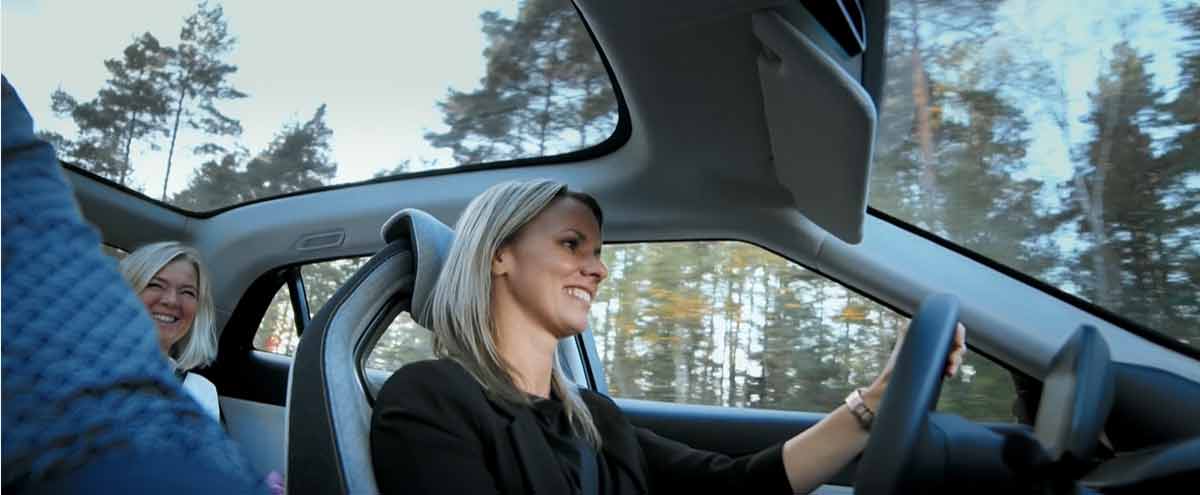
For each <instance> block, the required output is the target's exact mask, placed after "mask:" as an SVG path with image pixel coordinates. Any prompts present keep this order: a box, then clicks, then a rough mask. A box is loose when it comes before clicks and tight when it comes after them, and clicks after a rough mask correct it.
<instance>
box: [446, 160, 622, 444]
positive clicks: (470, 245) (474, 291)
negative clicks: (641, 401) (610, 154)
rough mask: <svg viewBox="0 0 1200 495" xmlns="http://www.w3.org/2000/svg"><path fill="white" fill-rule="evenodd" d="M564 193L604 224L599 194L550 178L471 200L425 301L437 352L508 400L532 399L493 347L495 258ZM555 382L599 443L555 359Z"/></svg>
mask: <svg viewBox="0 0 1200 495" xmlns="http://www.w3.org/2000/svg"><path fill="white" fill-rule="evenodd" d="M567 197H569V198H573V199H576V200H578V201H580V202H582V203H584V204H585V205H587V206H588V207H589V208H591V210H592V212H593V213H594V214H595V215H596V222H597V223H598V224H602V223H603V216H602V213H601V212H600V206H599V205H598V204H597V203H596V200H595V199H593V198H592V197H591V196H589V195H587V194H584V193H579V192H574V191H571V190H569V189H567V186H566V184H563V183H560V182H555V181H551V180H546V179H535V180H527V181H512V182H503V183H500V184H496V185H494V186H492V187H490V188H488V190H486V191H484V192H483V193H482V194H480V195H479V196H477V197H475V199H473V200H471V203H470V204H469V205H467V209H466V210H465V211H463V213H462V216H461V217H459V219H458V223H457V224H455V226H454V231H455V239H454V243H453V245H452V246H451V247H450V252H449V254H448V255H447V257H446V263H445V265H443V266H442V271H441V274H440V276H439V278H438V282H437V286H436V287H435V288H434V289H433V296H432V297H431V298H430V303H429V305H428V306H426V308H427V310H426V311H427V313H428V314H427V315H425V316H426V318H425V321H430V322H432V325H433V328H432V329H431V330H432V331H433V333H434V351H435V352H436V353H437V355H438V356H441V357H448V358H450V359H453V360H455V361H457V362H458V363H459V364H461V365H462V366H463V368H466V370H467V371H468V372H469V373H471V375H472V376H474V377H475V380H476V381H478V382H479V383H480V385H482V386H483V388H484V389H485V390H487V391H488V392H489V393H491V394H493V395H494V396H497V397H499V398H501V399H503V400H507V401H509V402H513V403H518V404H530V399H529V396H527V395H526V394H524V393H523V392H521V390H520V389H519V388H517V385H516V383H515V382H514V381H513V378H512V375H513V373H514V372H515V371H514V370H513V368H512V366H510V364H509V363H508V362H506V361H505V360H504V358H503V357H502V356H500V353H499V352H498V351H497V348H496V328H495V324H494V322H493V318H492V317H493V315H492V312H491V303H492V259H493V258H494V257H495V255H496V252H497V251H498V250H499V249H500V248H501V247H502V246H504V245H505V244H506V243H507V242H509V241H510V240H512V239H513V238H514V236H516V235H517V233H518V232H519V231H520V230H521V228H522V227H524V226H525V225H526V224H528V223H529V222H530V221H532V220H533V219H534V217H537V216H538V214H540V213H541V212H542V211H543V210H545V209H546V208H547V207H548V206H550V204H551V203H552V202H554V201H555V200H557V199H559V198H567ZM550 386H551V389H552V390H553V391H554V393H555V395H557V396H558V397H559V398H560V399H561V400H562V403H563V406H564V409H565V410H566V414H567V418H568V420H569V421H570V423H571V427H572V428H573V429H574V430H575V432H576V434H577V435H579V436H580V437H582V438H583V439H584V440H586V441H588V442H589V443H591V444H592V445H593V446H594V447H596V448H599V446H600V433H599V432H598V431H597V430H596V426H595V424H594V422H593V421H592V415H591V412H590V411H588V408H587V406H586V405H585V404H584V403H583V400H582V399H581V398H580V396H579V392H578V391H577V390H576V388H575V385H574V384H573V383H571V382H570V381H569V380H567V378H566V377H565V376H564V375H563V373H562V370H561V369H560V366H559V363H558V359H557V358H555V359H554V370H553V372H552V375H551V379H550Z"/></svg>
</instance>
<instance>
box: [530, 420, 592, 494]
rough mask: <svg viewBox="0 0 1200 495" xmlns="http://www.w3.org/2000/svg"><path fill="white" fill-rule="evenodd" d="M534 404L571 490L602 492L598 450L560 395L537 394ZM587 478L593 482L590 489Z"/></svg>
mask: <svg viewBox="0 0 1200 495" xmlns="http://www.w3.org/2000/svg"><path fill="white" fill-rule="evenodd" d="M532 408H533V415H534V417H535V418H537V422H538V426H541V428H542V436H544V437H545V438H546V444H547V446H549V447H550V449H551V450H553V451H554V454H555V457H557V458H558V464H559V466H560V467H561V471H562V475H563V481H564V482H565V483H566V484H567V486H568V487H569V488H570V489H571V491H570V494H571V495H599V493H600V492H599V489H598V488H597V486H596V485H597V483H598V481H597V480H596V465H595V464H596V451H595V449H593V448H592V446H591V445H590V444H589V443H588V442H587V441H585V440H584V439H582V438H580V437H579V436H578V435H576V434H575V431H574V430H573V429H572V428H571V422H570V419H569V418H567V411H566V409H564V408H563V403H562V401H561V400H560V399H559V398H557V397H551V398H549V399H541V398H534V402H533V407H532ZM585 479H586V480H588V484H589V485H590V486H589V487H588V489H586V490H585V489H584V485H585V482H584V480H585Z"/></svg>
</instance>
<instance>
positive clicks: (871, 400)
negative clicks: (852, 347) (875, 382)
mask: <svg viewBox="0 0 1200 495" xmlns="http://www.w3.org/2000/svg"><path fill="white" fill-rule="evenodd" d="M872 392H873V391H871V392H868V393H867V394H864V399H865V400H866V401H867V403H868V404H869V406H871V407H873V410H877V409H875V408H877V407H878V406H877V405H878V403H879V399H878V397H874V396H873V395H875V394H874V393H872ZM867 436H868V435H867V430H864V429H863V427H862V425H860V424H859V422H858V419H857V418H855V417H854V414H852V413H851V412H850V410H849V409H848V408H847V407H846V406H844V405H843V406H840V407H838V408H837V409H834V410H833V412H831V413H829V415H828V416H825V418H824V419H822V420H821V421H820V422H818V423H817V424H815V425H813V426H812V427H811V428H809V429H807V430H804V431H803V432H802V433H800V434H799V435H796V436H794V437H792V438H791V439H790V440H788V441H787V442H784V444H783V466H784V470H785V471H787V478H788V482H789V483H790V484H791V485H792V492H793V493H808V492H811V491H813V490H814V489H816V488H817V487H818V486H821V484H823V483H825V482H826V481H828V480H829V479H830V478H832V477H833V475H835V474H837V472H838V471H839V470H841V469H842V468H843V467H845V466H846V464H847V463H849V462H850V461H851V460H852V459H854V457H855V456H857V455H858V454H859V453H861V452H862V450H863V448H864V447H866V445H867Z"/></svg>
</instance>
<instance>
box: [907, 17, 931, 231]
mask: <svg viewBox="0 0 1200 495" xmlns="http://www.w3.org/2000/svg"><path fill="white" fill-rule="evenodd" d="M910 22H911V29H912V92H913V95H912V96H913V106H914V108H915V110H916V120H917V122H916V124H917V142H918V144H919V147H920V154H919V157H918V161H919V164H920V167H921V174H920V179H919V182H920V184H921V195H922V203H923V205H924V210H925V215H924V216H925V220H926V221H928V222H930V225H929V227H930V228H931V229H932V228H933V222H932V219H933V218H934V216H933V215H934V211H935V208H936V206H937V203H936V200H937V197H938V194H937V174H936V171H935V170H934V164H933V122H932V118H931V115H930V109H929V103H930V101H929V100H930V95H929V92H928V91H929V88H928V86H929V81H928V79H927V77H926V74H925V65H924V64H925V62H924V60H923V58H922V56H921V32H920V31H921V30H920V5H919V2H917V0H912V10H911V11H910Z"/></svg>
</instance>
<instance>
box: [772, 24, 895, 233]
mask: <svg viewBox="0 0 1200 495" xmlns="http://www.w3.org/2000/svg"><path fill="white" fill-rule="evenodd" d="M753 23H754V34H755V36H757V37H758V39H759V41H761V42H762V44H763V47H764V52H765V53H764V54H763V55H762V56H761V57H759V60H758V75H759V80H760V81H761V84H762V91H763V107H764V108H765V110H766V117H767V128H768V130H769V131H770V135H771V152H772V155H773V157H774V166H775V174H776V176H777V177H778V178H779V182H780V183H781V184H782V185H783V186H784V187H785V188H787V189H788V190H789V191H791V193H792V197H793V198H794V199H795V201H796V206H797V207H799V209H800V212H801V213H802V214H804V216H806V217H808V219H809V220H812V222H813V223H815V224H817V225H819V226H821V227H822V228H824V229H825V230H826V231H828V232H829V233H831V234H833V235H835V236H837V237H838V238H839V239H841V240H843V241H846V242H849V243H852V244H857V243H858V242H860V241H861V240H862V232H863V220H864V217H865V216H866V209H867V181H868V178H869V177H870V169H871V156H872V153H873V149H874V143H875V121H876V112H875V105H874V104H873V103H872V101H871V96H870V95H868V94H867V91H866V90H865V89H863V87H862V85H861V84H859V82H858V81H857V80H855V79H854V78H853V77H851V76H850V75H849V74H848V73H846V71H845V70H844V69H843V68H842V67H841V66H840V65H838V63H837V62H836V61H834V60H833V59H831V58H830V57H829V56H828V55H826V54H825V53H824V52H822V51H821V49H820V48H818V47H817V45H816V44H815V43H813V42H812V41H811V40H810V39H808V37H807V36H805V35H804V33H801V32H800V31H799V30H797V29H796V28H795V27H793V26H792V25H791V24H790V23H788V21H787V20H785V19H784V18H783V17H781V16H780V15H779V14H777V13H775V12H770V11H766V12H759V13H755V14H754V16H753Z"/></svg>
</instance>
